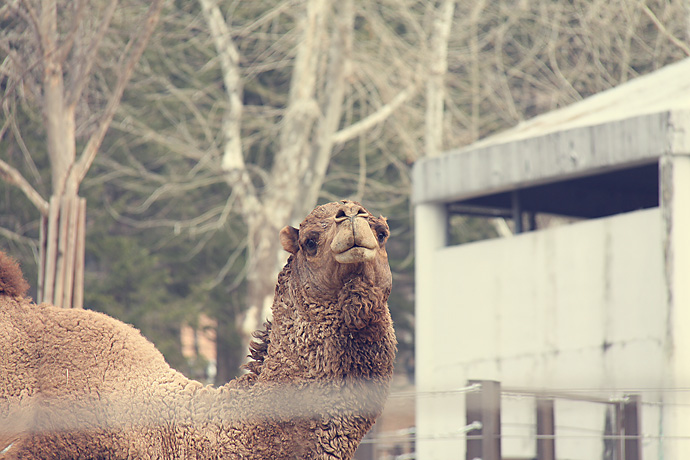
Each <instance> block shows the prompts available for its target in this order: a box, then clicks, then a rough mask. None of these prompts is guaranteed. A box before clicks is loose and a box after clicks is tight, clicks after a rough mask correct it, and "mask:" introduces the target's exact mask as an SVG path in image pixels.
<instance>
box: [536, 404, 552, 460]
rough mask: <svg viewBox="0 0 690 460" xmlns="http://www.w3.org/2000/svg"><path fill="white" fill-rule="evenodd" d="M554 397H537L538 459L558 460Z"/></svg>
mask: <svg viewBox="0 0 690 460" xmlns="http://www.w3.org/2000/svg"><path fill="white" fill-rule="evenodd" d="M555 434H556V424H555V416H554V404H553V399H546V398H539V397H537V460H556V440H555V439H554V436H555Z"/></svg>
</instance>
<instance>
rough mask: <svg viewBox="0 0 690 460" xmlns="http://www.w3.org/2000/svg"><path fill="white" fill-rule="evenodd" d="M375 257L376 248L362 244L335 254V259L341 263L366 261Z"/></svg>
mask: <svg viewBox="0 0 690 460" xmlns="http://www.w3.org/2000/svg"><path fill="white" fill-rule="evenodd" d="M374 257H376V250H375V249H372V248H365V247H363V246H353V247H351V248H350V249H347V250H345V251H343V252H340V253H337V254H335V260H336V261H337V262H338V263H341V264H358V263H362V262H368V261H370V260H372V259H373V258H374Z"/></svg>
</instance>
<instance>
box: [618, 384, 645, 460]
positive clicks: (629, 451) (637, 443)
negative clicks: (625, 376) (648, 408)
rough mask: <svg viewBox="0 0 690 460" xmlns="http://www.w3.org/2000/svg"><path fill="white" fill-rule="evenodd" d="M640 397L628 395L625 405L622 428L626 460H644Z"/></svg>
mask: <svg viewBox="0 0 690 460" xmlns="http://www.w3.org/2000/svg"><path fill="white" fill-rule="evenodd" d="M640 405H641V403H640V395H628V397H627V400H626V401H625V402H624V403H623V408H622V409H623V410H622V411H621V412H622V416H623V421H622V426H623V434H624V435H625V438H624V439H625V442H624V443H623V448H624V450H625V452H624V455H623V456H622V457H623V458H624V459H625V460H642V438H641V437H640Z"/></svg>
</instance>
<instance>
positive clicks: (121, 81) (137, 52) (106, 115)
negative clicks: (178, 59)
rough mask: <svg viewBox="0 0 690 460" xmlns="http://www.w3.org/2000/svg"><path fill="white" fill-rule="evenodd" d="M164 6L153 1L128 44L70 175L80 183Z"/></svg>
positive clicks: (96, 151)
mask: <svg viewBox="0 0 690 460" xmlns="http://www.w3.org/2000/svg"><path fill="white" fill-rule="evenodd" d="M162 8H163V0H154V1H153V3H152V4H151V6H150V8H149V11H148V13H147V15H146V18H145V20H144V24H143V26H142V27H141V29H140V30H139V33H137V34H136V36H135V37H133V38H132V39H131V40H130V42H129V43H128V44H127V47H128V48H129V47H130V46H131V48H132V51H131V52H130V53H129V55H128V56H127V58H126V59H125V61H124V64H123V65H122V70H121V72H120V74H119V75H118V78H117V82H116V83H115V87H114V89H113V92H112V94H111V96H110V99H109V100H108V103H107V105H106V107H105V110H104V111H103V115H102V116H101V117H100V120H99V122H98V127H97V128H96V131H95V132H94V133H93V134H92V135H91V137H90V138H89V141H88V142H87V144H86V146H85V147H84V150H83V151H82V154H81V156H80V157H79V160H78V161H77V163H76V164H75V167H74V169H73V170H72V171H71V172H70V176H73V177H75V178H76V180H77V182H78V183H79V182H81V181H82V180H83V179H84V176H86V173H87V172H88V170H89V168H90V167H91V164H92V163H93V160H94V158H95V157H96V154H97V153H98V149H99V147H100V145H101V142H103V138H104V137H105V133H106V131H107V130H108V128H109V127H110V122H111V121H112V119H113V116H114V115H115V111H116V109H117V106H118V105H119V103H120V100H121V99H122V94H123V93H124V91H125V87H126V86H127V83H128V82H129V79H130V78H131V76H132V71H133V70H134V66H135V65H136V63H137V61H138V60H139V58H140V57H141V55H142V54H143V52H144V49H145V48H146V45H147V44H148V41H149V39H150V38H151V34H152V33H153V30H154V28H155V27H156V24H157V23H158V19H159V17H160V13H161V9H162Z"/></svg>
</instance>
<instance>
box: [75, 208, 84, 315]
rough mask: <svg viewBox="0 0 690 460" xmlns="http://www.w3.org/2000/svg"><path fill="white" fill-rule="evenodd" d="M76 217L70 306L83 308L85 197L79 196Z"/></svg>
mask: <svg viewBox="0 0 690 460" xmlns="http://www.w3.org/2000/svg"><path fill="white" fill-rule="evenodd" d="M77 209H78V217H77V240H76V241H77V250H76V260H75V265H74V296H73V299H74V300H73V302H72V307H74V308H84V257H85V252H86V198H79V205H78V207H77Z"/></svg>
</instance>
